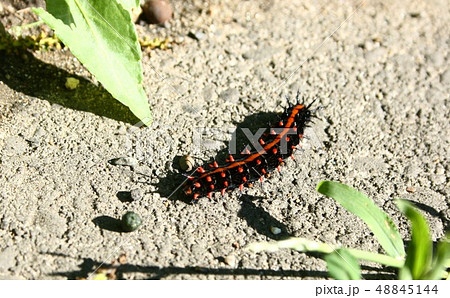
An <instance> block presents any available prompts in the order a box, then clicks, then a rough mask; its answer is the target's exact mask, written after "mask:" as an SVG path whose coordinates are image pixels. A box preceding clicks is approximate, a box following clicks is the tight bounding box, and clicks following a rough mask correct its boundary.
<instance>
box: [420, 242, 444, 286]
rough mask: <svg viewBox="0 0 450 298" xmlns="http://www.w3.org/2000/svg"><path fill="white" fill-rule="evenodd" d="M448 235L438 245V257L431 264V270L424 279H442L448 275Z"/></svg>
mask: <svg viewBox="0 0 450 298" xmlns="http://www.w3.org/2000/svg"><path fill="white" fill-rule="evenodd" d="M448 239H449V237H448V235H447V237H446V238H444V239H443V240H441V241H440V242H439V243H438V245H437V251H436V255H435V256H434V258H433V261H432V264H431V270H430V271H429V272H428V273H427V274H426V276H425V278H424V279H428V280H431V279H441V278H443V277H444V275H445V273H446V267H447V264H448V263H449V262H450V242H449V240H448Z"/></svg>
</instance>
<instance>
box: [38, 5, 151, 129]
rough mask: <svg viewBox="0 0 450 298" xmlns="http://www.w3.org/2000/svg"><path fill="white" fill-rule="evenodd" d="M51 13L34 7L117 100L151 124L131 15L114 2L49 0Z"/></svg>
mask: <svg viewBox="0 0 450 298" xmlns="http://www.w3.org/2000/svg"><path fill="white" fill-rule="evenodd" d="M47 10H48V12H46V11H45V10H43V9H42V8H33V11H34V12H35V13H36V14H37V15H39V16H40V17H41V18H42V20H43V21H44V22H45V23H47V24H48V25H49V26H50V27H51V28H52V29H53V30H55V33H56V35H57V36H58V37H59V38H60V39H61V40H62V41H63V42H64V44H65V45H67V46H68V47H69V48H70V50H71V51H72V53H73V54H74V55H75V56H76V57H77V58H78V59H79V60H80V61H81V62H82V63H83V64H84V66H85V67H86V68H87V69H88V70H89V71H90V72H91V73H92V74H93V75H94V76H95V77H96V78H97V79H98V80H99V81H100V82H101V83H102V85H103V86H104V87H105V88H106V89H107V90H108V91H109V92H110V93H111V94H112V96H114V98H116V99H117V100H119V101H120V102H121V103H123V104H124V105H126V106H128V107H129V108H130V110H131V111H132V112H133V114H135V115H136V116H137V117H138V118H139V119H141V120H142V122H144V123H145V124H147V125H148V124H150V122H151V113H150V108H149V104H148V100H147V96H146V94H145V91H144V88H143V86H142V65H141V62H140V60H141V50H140V46H139V43H138V39H137V34H136V29H135V27H134V24H133V23H132V22H131V18H130V13H129V12H128V11H127V10H125V9H124V8H123V7H122V6H121V5H120V4H119V3H118V2H117V1H111V0H96V1H85V0H83V1H81V0H47Z"/></svg>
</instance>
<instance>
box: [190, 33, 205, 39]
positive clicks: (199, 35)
mask: <svg viewBox="0 0 450 298" xmlns="http://www.w3.org/2000/svg"><path fill="white" fill-rule="evenodd" d="M188 36H189V37H190V38H193V39H196V40H201V39H203V38H204V37H205V33H203V32H201V31H195V32H194V31H189V33H188Z"/></svg>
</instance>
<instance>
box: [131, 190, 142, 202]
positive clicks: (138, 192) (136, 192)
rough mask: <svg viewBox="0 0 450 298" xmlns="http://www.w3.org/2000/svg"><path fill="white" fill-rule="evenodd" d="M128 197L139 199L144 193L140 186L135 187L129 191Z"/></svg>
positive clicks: (134, 199)
mask: <svg viewBox="0 0 450 298" xmlns="http://www.w3.org/2000/svg"><path fill="white" fill-rule="evenodd" d="M130 197H131V200H132V201H139V200H141V199H142V198H143V197H144V193H143V191H142V190H141V189H140V188H135V189H133V190H131V191H130Z"/></svg>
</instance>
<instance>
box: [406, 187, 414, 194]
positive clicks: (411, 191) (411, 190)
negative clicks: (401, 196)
mask: <svg viewBox="0 0 450 298" xmlns="http://www.w3.org/2000/svg"><path fill="white" fill-rule="evenodd" d="M406 191H407V192H409V193H414V192H416V188H415V187H414V186H408V187H407V188H406Z"/></svg>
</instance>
